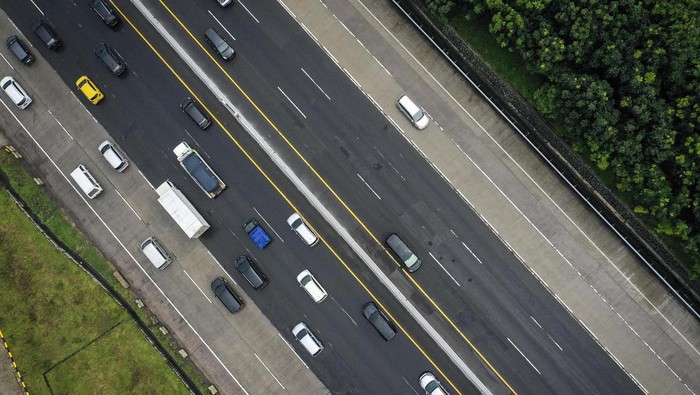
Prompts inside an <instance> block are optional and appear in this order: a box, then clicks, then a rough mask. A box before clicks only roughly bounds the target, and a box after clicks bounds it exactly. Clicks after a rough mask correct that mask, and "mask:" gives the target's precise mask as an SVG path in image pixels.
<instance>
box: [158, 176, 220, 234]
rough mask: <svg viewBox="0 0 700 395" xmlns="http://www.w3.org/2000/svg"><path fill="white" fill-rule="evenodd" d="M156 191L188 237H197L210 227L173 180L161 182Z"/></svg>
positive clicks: (165, 207) (160, 201) (161, 203)
mask: <svg viewBox="0 0 700 395" xmlns="http://www.w3.org/2000/svg"><path fill="white" fill-rule="evenodd" d="M156 192H157V193H158V196H159V197H158V203H160V205H161V206H163V208H164V209H165V211H167V212H168V214H170V216H171V217H172V218H173V219H174V220H175V222H177V224H178V225H180V229H182V230H183V231H184V232H185V234H187V237H189V238H190V239H195V238H197V237H199V236H201V235H202V233H204V232H205V231H206V230H207V229H209V223H207V221H206V220H205V219H204V218H202V216H201V215H200V214H199V212H198V211H197V209H196V208H194V206H193V205H192V203H190V201H189V200H187V198H186V197H185V195H183V194H182V192H180V190H179V189H177V188H176V187H175V185H173V183H172V182H170V181H166V182H164V183H162V184H160V186H159V187H158V188H156Z"/></svg>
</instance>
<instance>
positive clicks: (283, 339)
mask: <svg viewBox="0 0 700 395" xmlns="http://www.w3.org/2000/svg"><path fill="white" fill-rule="evenodd" d="M277 336H279V337H280V339H282V341H283V342H284V344H286V345H287V347H289V349H290V350H292V352H293V353H294V355H296V356H297V358H299V361H300V362H301V363H303V364H304V366H306V368H307V369H309V365H307V364H306V362H304V360H303V359H301V357H300V356H299V354H297V352H296V351H294V349H293V348H292V346H291V345H290V344H289V342H288V341H287V340H286V339H285V338H284V337H282V335H281V334H280V333H279V332H277ZM309 370H311V369H309Z"/></svg>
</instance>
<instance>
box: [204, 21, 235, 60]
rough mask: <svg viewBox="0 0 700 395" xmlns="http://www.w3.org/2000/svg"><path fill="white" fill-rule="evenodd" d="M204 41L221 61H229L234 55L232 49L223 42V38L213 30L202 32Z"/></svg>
mask: <svg viewBox="0 0 700 395" xmlns="http://www.w3.org/2000/svg"><path fill="white" fill-rule="evenodd" d="M204 39H206V40H207V42H208V43H209V45H211V47H212V48H214V50H215V51H216V53H218V54H219V56H221V58H222V59H223V60H231V59H233V55H235V52H233V48H231V46H230V45H229V44H228V42H226V40H224V38H223V37H221V35H220V34H219V32H217V31H216V30H214V29H213V28H209V30H207V31H206V32H204Z"/></svg>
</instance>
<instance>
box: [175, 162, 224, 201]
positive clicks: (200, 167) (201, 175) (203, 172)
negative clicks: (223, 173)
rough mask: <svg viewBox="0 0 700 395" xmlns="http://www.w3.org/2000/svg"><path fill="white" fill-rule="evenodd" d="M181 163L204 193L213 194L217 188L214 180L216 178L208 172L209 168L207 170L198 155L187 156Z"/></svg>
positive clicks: (216, 182) (217, 183) (217, 184)
mask: <svg viewBox="0 0 700 395" xmlns="http://www.w3.org/2000/svg"><path fill="white" fill-rule="evenodd" d="M182 163H183V164H184V165H185V168H186V169H187V171H189V172H190V174H192V177H194V178H195V179H196V180H197V182H198V183H199V184H200V185H201V186H202V188H204V190H205V191H207V192H213V191H215V190H216V188H217V187H218V186H219V182H218V181H217V180H216V177H214V174H213V173H212V172H211V171H209V168H207V166H206V165H205V164H204V162H203V161H202V160H201V159H200V158H199V156H198V155H194V154H192V155H189V156H187V158H185V160H183V161H182Z"/></svg>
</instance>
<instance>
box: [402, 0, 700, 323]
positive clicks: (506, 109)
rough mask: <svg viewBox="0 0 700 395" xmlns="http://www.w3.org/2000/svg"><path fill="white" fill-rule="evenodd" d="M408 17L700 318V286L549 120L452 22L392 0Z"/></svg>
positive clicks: (411, 1)
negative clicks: (501, 74) (475, 50)
mask: <svg viewBox="0 0 700 395" xmlns="http://www.w3.org/2000/svg"><path fill="white" fill-rule="evenodd" d="M392 2H393V3H394V5H395V6H396V7H397V8H398V9H399V10H400V11H401V12H402V13H403V14H404V15H405V16H406V18H407V19H408V20H409V21H410V22H411V23H412V24H413V25H414V26H415V27H416V28H417V29H418V30H419V31H420V32H421V33H422V34H423V35H424V36H425V38H426V39H428V41H430V42H431V43H432V44H433V46H434V47H435V48H436V49H437V50H438V51H440V53H441V54H442V55H443V56H444V57H445V59H447V61H449V62H450V63H451V64H452V66H453V67H454V68H455V69H456V70H457V71H458V72H459V73H460V74H461V75H462V76H463V77H464V79H465V80H467V81H468V82H469V83H470V84H471V85H472V86H473V87H474V89H476V90H477V91H478V92H479V93H480V94H481V95H482V96H483V97H484V99H486V101H488V102H489V104H491V106H492V107H493V108H494V109H495V110H496V111H497V112H498V113H499V114H500V115H501V116H502V117H503V118H504V119H505V120H506V122H508V124H510V125H511V127H513V129H514V130H515V131H517V132H518V133H519V134H520V136H521V137H522V138H523V139H524V140H525V141H526V142H527V143H528V144H529V145H530V147H532V148H533V149H534V150H535V151H536V152H537V153H538V154H539V155H540V157H541V158H542V159H543V160H544V161H545V162H547V164H549V166H551V168H552V169H553V170H554V171H555V172H556V173H557V174H558V175H559V176H560V177H561V179H562V180H563V181H564V182H565V183H566V184H567V185H569V186H570V187H571V189H573V190H574V191H575V192H576V194H578V195H579V196H580V197H581V199H583V201H584V202H586V204H587V205H588V206H589V207H590V208H591V209H592V210H593V211H594V212H595V213H596V214H597V215H598V216H599V217H600V219H602V220H603V222H605V223H606V224H607V225H608V226H609V227H610V229H612V231H613V232H615V234H617V235H618V237H619V238H620V240H622V241H623V243H625V244H626V245H627V246H628V247H629V248H630V249H631V250H632V251H633V252H634V254H635V255H636V256H637V257H638V258H639V259H640V260H641V261H642V262H644V263H645V264H646V266H647V268H648V269H649V271H651V272H652V273H653V274H654V275H656V277H658V278H659V279H660V280H661V282H663V283H664V284H665V285H666V287H667V288H668V289H669V290H670V291H671V292H672V293H673V295H674V296H675V297H676V298H677V299H678V301H679V302H681V303H682V304H683V306H685V307H686V309H687V310H688V311H689V312H690V313H691V314H693V315H694V316H695V318H696V319H698V320H700V285H692V284H690V276H689V273H688V270H687V269H686V268H685V267H683V266H682V265H681V264H680V263H679V262H678V261H677V260H676V259H675V258H674V257H673V255H672V254H671V253H670V252H669V251H668V249H667V248H666V247H665V246H664V245H663V243H662V242H661V241H660V240H659V239H658V238H657V237H656V236H655V235H654V234H652V233H651V232H650V231H649V230H648V229H647V228H646V227H645V226H644V224H643V223H642V222H641V220H639V218H637V216H636V215H635V214H634V213H633V212H632V210H630V209H629V207H627V205H626V204H624V203H623V202H622V201H621V200H620V199H618V198H617V197H616V196H615V195H614V194H613V193H612V192H611V191H610V190H609V189H608V188H607V187H606V186H605V185H604V184H603V183H602V182H601V181H600V179H599V178H598V177H597V175H596V174H595V173H594V172H593V170H592V169H591V168H590V167H589V166H588V165H587V164H586V163H585V162H583V161H582V160H581V159H580V158H579V157H578V155H577V154H576V153H575V152H573V150H571V148H570V147H569V146H568V144H566V143H565V142H564V141H563V140H562V139H561V138H560V137H559V136H558V135H556V133H555V132H554V131H553V130H552V128H551V127H550V126H549V125H548V124H547V123H546V122H545V121H544V119H543V118H542V117H541V116H540V115H539V114H538V113H537V112H536V111H535V110H534V109H533V108H532V107H530V105H528V104H527V102H525V100H524V99H523V98H522V97H520V96H519V95H518V94H517V93H516V92H515V91H514V90H513V89H512V88H511V87H509V86H508V85H507V84H506V83H505V82H504V81H502V80H501V79H500V78H499V77H498V76H497V75H496V74H495V73H494V72H493V71H492V70H491V69H490V68H489V67H488V65H486V64H485V63H484V62H483V61H482V60H481V59H480V58H479V56H478V55H477V54H476V53H475V52H474V51H473V50H472V49H471V48H469V46H468V45H467V44H466V43H464V41H463V40H462V39H461V38H460V37H459V36H458V35H457V34H456V33H455V32H454V31H453V30H451V28H449V27H448V26H444V25H442V24H437V23H435V22H434V21H433V20H432V19H431V18H430V17H429V14H428V12H427V10H425V8H424V7H423V4H422V1H420V0H418V1H416V0H392Z"/></svg>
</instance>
